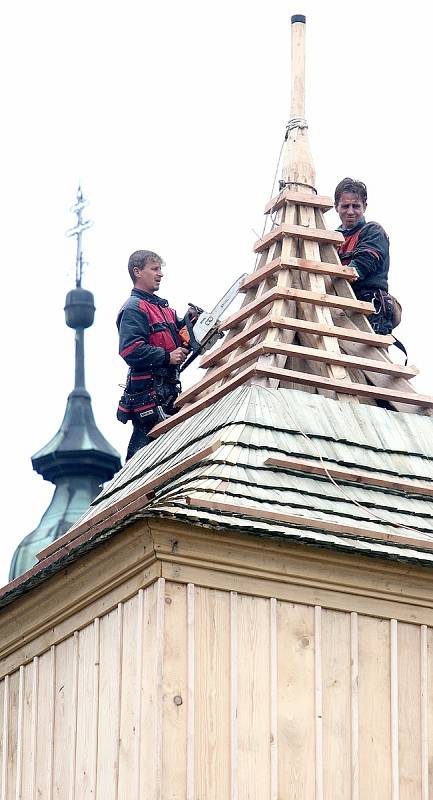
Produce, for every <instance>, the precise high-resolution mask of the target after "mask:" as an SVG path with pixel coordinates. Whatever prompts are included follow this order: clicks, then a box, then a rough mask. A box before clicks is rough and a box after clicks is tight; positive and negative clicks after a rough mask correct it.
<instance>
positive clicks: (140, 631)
mask: <svg viewBox="0 0 433 800" xmlns="http://www.w3.org/2000/svg"><path fill="white" fill-rule="evenodd" d="M137 605H138V608H137V669H136V679H135V696H136V703H137V728H136V745H135V776H136V777H135V787H136V788H135V791H136V796H137V797H140V781H141V775H140V767H141V758H140V756H141V731H142V727H143V703H142V694H141V675H142V672H143V658H144V652H143V622H144V619H143V614H144V589H140V590H139V592H138V598H137Z"/></svg>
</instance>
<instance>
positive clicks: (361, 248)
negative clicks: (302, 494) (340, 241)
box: [349, 222, 389, 278]
mask: <svg viewBox="0 0 433 800" xmlns="http://www.w3.org/2000/svg"><path fill="white" fill-rule="evenodd" d="M388 253H389V239H388V236H387V234H386V233H385V231H384V229H383V228H382V227H381V225H378V223H377V222H368V223H367V225H365V227H364V228H363V229H362V230H361V233H360V235H359V239H358V241H357V243H356V247H355V248H354V249H353V250H352V252H351V253H350V263H349V266H350V267H354V268H355V269H356V271H357V273H358V276H359V278H366V277H367V276H368V275H373V274H374V273H375V272H377V271H378V270H379V269H380V268H381V267H382V265H383V263H384V261H385V259H387V257H388Z"/></svg>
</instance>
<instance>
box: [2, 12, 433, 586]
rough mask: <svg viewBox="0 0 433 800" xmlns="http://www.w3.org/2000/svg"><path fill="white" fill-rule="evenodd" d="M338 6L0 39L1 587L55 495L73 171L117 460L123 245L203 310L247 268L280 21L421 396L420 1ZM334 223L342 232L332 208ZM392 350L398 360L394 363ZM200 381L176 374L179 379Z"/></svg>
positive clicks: (425, 102)
mask: <svg viewBox="0 0 433 800" xmlns="http://www.w3.org/2000/svg"><path fill="white" fill-rule="evenodd" d="M401 6H402V7H401V8H400V10H397V9H398V8H399V7H397V5H396V4H395V3H391V2H382V3H378V2H377V0H376V2H371V1H370V0H367V2H363V3H362V4H360V3H358V4H348V3H346V2H339V1H338V0H328V2H323V0H322V1H321V2H313V0H309V1H308V0H307V2H305V1H304V2H300V3H297V4H293V3H288V2H283V0H266V2H265V0H262V1H261V2H259V1H258V0H250V2H248V3H243V2H237V3H236V2H234V0H219V2H218V3H208V2H204V0H183V1H182V2H178V0H177V1H175V0H166V2H164V3H161V2H151V3H150V2H148V1H146V0H141V2H135V0H134V1H133V0H123V2H122V3H118V2H116V3H114V2H111V0H108V1H107V0H104V2H101V1H100V0H93V2H88V1H87V2H84V0H74V2H68V3H66V2H63V1H62V0H56V2H54V1H53V2H50V1H49V0H38V2H37V3H34V2H30V0H22V1H21V2H20V0H16V2H15V3H8V4H7V5H6V4H5V6H4V7H3V12H2V19H1V23H2V24H1V32H0V66H1V72H2V76H3V86H2V94H1V112H2V126H1V134H0V136H1V140H2V146H1V153H2V166H1V177H2V187H1V193H0V203H1V220H2V241H1V251H2V261H3V264H2V284H3V303H2V314H1V325H2V345H3V347H2V352H3V356H2V359H3V364H2V372H3V381H2V386H3V389H2V393H1V426H2V427H1V434H2V455H3V467H4V469H3V477H2V479H1V485H2V490H3V496H2V519H3V525H2V540H1V553H2V559H1V565H0V584H3V583H4V582H6V579H7V574H8V569H9V563H10V559H11V556H12V553H13V550H14V549H15V547H16V545H17V544H18V542H19V541H20V540H21V539H22V537H23V536H24V535H26V534H27V533H29V532H30V531H32V530H33V529H34V528H35V527H36V526H37V525H38V523H39V520H40V517H41V516H42V514H43V512H44V511H45V509H46V508H47V506H48V503H49V501H50V499H51V496H52V493H53V485H52V484H50V483H47V482H46V481H43V479H42V478H41V476H39V475H37V474H36V473H35V472H34V471H33V470H32V466H31V462H30V457H31V455H32V454H33V453H34V452H36V451H37V450H38V449H39V448H40V447H42V446H43V445H45V444H46V443H47V442H48V441H49V439H51V437H52V436H53V435H54V434H55V433H56V431H57V430H58V428H59V426H60V423H61V421H62V417H63V413H64V409H65V405H66V399H67V395H68V393H69V392H70V391H71V389H72V388H73V379H74V366H73V359H74V340H73V336H74V334H73V331H72V330H70V329H69V328H67V327H66V325H65V322H64V312H63V308H64V300H65V295H66V292H67V291H68V290H69V289H71V288H73V286H74V270H75V246H74V242H73V241H71V240H70V239H67V238H66V237H65V231H66V230H67V229H68V228H70V227H71V226H72V225H73V224H74V217H73V216H72V215H71V214H70V212H69V208H70V206H71V205H73V203H74V200H75V195H76V191H77V185H78V183H79V182H81V183H82V186H83V191H84V193H85V196H86V197H87V198H88V199H89V201H90V206H89V209H88V215H89V216H90V217H91V219H92V220H93V221H94V226H93V227H92V228H91V230H90V231H89V232H88V233H87V234H86V235H85V237H84V255H85V258H86V261H88V267H87V268H86V271H85V275H84V281H83V285H84V287H85V288H87V289H90V290H91V291H92V292H93V293H94V295H95V301H96V307H97V311H96V317H95V324H94V326H93V328H91V329H90V330H89V331H88V332H87V333H86V383H87V388H88V390H89V391H90V393H91V396H92V401H93V410H94V413H95V417H96V422H97V424H98V426H99V428H100V430H101V431H102V433H103V434H104V435H105V436H106V438H108V440H109V441H110V442H111V443H112V444H113V445H114V446H115V447H116V448H117V449H118V450H119V451H120V453H121V455H122V459H123V458H124V455H125V451H126V444H127V440H128V438H129V434H130V431H129V426H128V428H127V427H124V426H122V425H121V424H120V423H118V422H117V421H116V419H115V409H116V405H117V400H118V396H119V387H118V384H119V382H122V380H124V377H125V372H126V370H125V369H124V366H123V363H122V361H121V359H120V358H119V356H118V355H117V336H116V328H115V317H116V313H117V310H118V308H119V306H120V305H121V303H122V302H123V301H124V300H125V299H126V297H127V295H128V294H129V292H130V288H131V286H130V281H129V277H128V274H127V268H126V264H127V260H128V256H129V254H130V253H131V252H132V251H133V250H136V249H139V248H151V249H154V250H156V251H157V252H159V253H160V254H161V255H162V256H163V258H164V259H165V260H166V264H167V266H166V269H165V278H164V281H163V283H162V285H161V294H162V296H165V297H168V299H169V300H170V302H171V304H172V305H174V306H175V307H176V308H177V309H178V311H179V312H181V313H183V312H184V309H185V307H186V304H187V302H188V301H193V302H196V303H198V304H200V305H202V306H203V307H205V308H210V307H211V306H213V304H214V302H215V301H216V300H217V299H219V296H220V295H221V294H223V292H224V291H225V289H226V288H227V286H228V285H230V284H231V283H232V281H233V280H234V279H235V278H236V277H237V276H238V275H239V274H240V273H242V272H250V271H251V270H252V269H253V266H254V256H253V254H252V246H253V244H254V241H255V240H256V239H257V234H256V232H260V231H261V230H262V226H263V208H264V205H265V203H266V202H267V201H268V199H269V196H270V193H271V190H272V181H273V177H274V172H275V168H276V163H277V159H278V154H279V151H280V147H281V143H282V140H283V137H284V132H285V126H286V123H287V121H288V117H289V111H290V98H289V93H290V17H291V15H292V14H295V13H304V14H306V15H307V103H306V115H307V119H308V122H309V132H310V141H311V146H312V152H313V156H314V160H315V165H316V171H317V183H316V185H317V189H318V191H319V193H320V194H332V192H333V188H334V186H335V184H336V182H337V181H338V180H340V179H341V178H342V177H344V176H346V175H350V176H352V177H354V178H359V179H362V180H364V181H365V182H366V183H367V185H368V190H369V207H368V214H367V216H368V218H370V219H376V220H377V221H379V222H381V223H382V225H384V227H385V228H386V229H387V231H388V233H389V235H390V238H391V273H390V278H391V280H390V288H391V291H392V292H393V293H395V294H396V295H397V296H398V297H399V298H400V299H401V301H402V304H403V309H404V321H403V323H402V325H401V327H400V328H399V335H400V338H402V339H403V341H404V342H405V344H406V346H407V348H408V350H409V357H410V358H409V360H410V363H415V364H416V365H417V366H418V367H419V368H420V370H421V376H420V377H419V378H418V379H417V386H418V388H419V390H420V391H423V392H426V393H432V394H433V370H432V357H431V339H432V333H431V325H430V320H431V318H432V307H431V298H432V296H433V291H432V290H433V279H432V257H431V253H430V242H429V236H430V232H429V229H430V225H431V218H430V208H429V205H428V204H429V199H428V198H429V197H430V195H431V183H432V158H431V152H432V147H433V145H432V142H433V136H432V130H431V127H432V122H431V96H432V90H431V78H432V45H431V31H432V16H433V13H432V11H431V7H432V6H431V4H430V3H427V2H416V1H415V2H412V3H410V4H401ZM328 225H329V227H336V225H337V218H336V216H335V214H333V212H330V213H329V215H328ZM396 360H398V358H397V359H396ZM193 378H195V379H196V376H195V375H194V374H193V373H191V376H190V378H189V379H186V380H185V382H184V385H188V383H189V382H191V381H192V379H193Z"/></svg>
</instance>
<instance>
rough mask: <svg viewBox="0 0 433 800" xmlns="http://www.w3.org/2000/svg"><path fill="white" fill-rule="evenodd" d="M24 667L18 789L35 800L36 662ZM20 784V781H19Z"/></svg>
mask: <svg viewBox="0 0 433 800" xmlns="http://www.w3.org/2000/svg"><path fill="white" fill-rule="evenodd" d="M22 669H23V707H22V724H20V728H21V732H22V738H21V747H20V748H19V749H20V751H21V752H20V755H19V759H18V769H17V772H19V771H20V768H19V761H20V760H21V764H22V769H21V778H20V781H19V784H20V785H19V786H18V785H17V791H19V792H20V794H19V795H17V797H21V798H25V800H33V788H34V783H33V776H34V735H35V734H34V731H33V699H34V691H35V690H34V669H35V662H34V661H33V662H32V661H31V662H30V663H29V664H26V666H25V667H23V668H22ZM36 686H37V684H36ZM17 784H18V781H17Z"/></svg>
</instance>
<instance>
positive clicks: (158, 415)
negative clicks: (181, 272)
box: [117, 250, 190, 461]
mask: <svg viewBox="0 0 433 800" xmlns="http://www.w3.org/2000/svg"><path fill="white" fill-rule="evenodd" d="M163 266H164V262H163V260H162V258H161V257H160V256H158V255H157V254H156V253H153V252H152V251H151V250H137V251H136V252H135V253H132V255H131V256H130V258H129V262H128V271H129V274H130V276H131V279H132V282H133V284H134V288H133V289H132V292H131V295H130V297H129V298H128V300H127V301H126V303H125V304H124V305H123V306H122V308H121V309H120V311H119V315H118V317H117V328H118V331H119V353H120V355H121V356H122V358H123V359H124V360H125V361H126V363H127V364H128V367H129V370H128V378H127V384H126V387H125V392H124V394H123V395H122V398H121V400H120V403H119V407H118V410H117V418H118V419H119V420H120V421H121V422H127V421H128V420H131V421H132V425H133V432H132V436H131V439H130V442H129V445H128V451H127V454H126V460H127V461H128V459H129V458H131V456H133V455H134V453H135V452H136V451H137V450H138V449H139V448H140V447H144V445H146V444H148V443H149V442H150V441H151V439H150V437H149V436H148V433H149V431H150V429H151V428H153V426H154V425H155V424H156V423H157V422H159V421H160V420H161V419H165V417H166V416H169V415H170V414H173V413H174V407H173V403H174V401H175V399H176V397H177V395H178V394H179V392H180V382H179V367H180V365H181V364H183V362H184V361H185V359H186V357H187V355H188V350H187V349H186V348H185V347H183V346H182V341H181V339H180V337H179V330H180V328H182V326H183V325H184V323H185V321H184V320H180V319H179V318H178V316H177V314H176V312H175V311H174V310H173V309H172V308H170V307H169V305H168V302H167V300H164V299H163V298H162V297H158V296H157V295H156V294H155V293H156V292H157V291H158V289H159V284H160V283H161V278H162V276H163V273H162V267H163ZM189 313H190V312H189Z"/></svg>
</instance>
